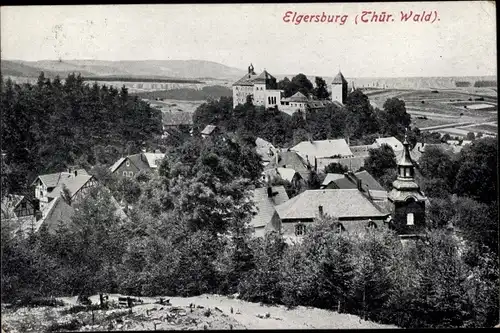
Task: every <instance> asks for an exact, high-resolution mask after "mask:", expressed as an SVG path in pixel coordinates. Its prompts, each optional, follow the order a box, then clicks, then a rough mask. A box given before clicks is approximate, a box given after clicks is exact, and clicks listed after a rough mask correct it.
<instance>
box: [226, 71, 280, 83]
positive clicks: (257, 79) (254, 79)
mask: <svg viewBox="0 0 500 333" xmlns="http://www.w3.org/2000/svg"><path fill="white" fill-rule="evenodd" d="M273 79H276V78H275V77H274V76H272V75H271V74H269V72H268V71H266V70H264V71H263V72H262V73H260V74H258V75H257V74H256V73H255V72H252V73H247V74H245V76H243V77H242V78H241V79H239V80H238V81H236V82H235V83H233V86H253V85H254V84H256V83H258V84H262V83H268V82H269V81H270V80H273Z"/></svg>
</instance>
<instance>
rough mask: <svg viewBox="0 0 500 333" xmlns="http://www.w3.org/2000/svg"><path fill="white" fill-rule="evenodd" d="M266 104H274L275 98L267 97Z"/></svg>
mask: <svg viewBox="0 0 500 333" xmlns="http://www.w3.org/2000/svg"><path fill="white" fill-rule="evenodd" d="M267 103H268V104H276V97H275V96H268V97H267Z"/></svg>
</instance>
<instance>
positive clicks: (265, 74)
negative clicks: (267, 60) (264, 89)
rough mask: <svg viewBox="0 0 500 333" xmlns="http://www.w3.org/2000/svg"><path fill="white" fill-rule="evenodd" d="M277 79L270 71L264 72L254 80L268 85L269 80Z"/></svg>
mask: <svg viewBox="0 0 500 333" xmlns="http://www.w3.org/2000/svg"><path fill="white" fill-rule="evenodd" d="M272 79H276V78H275V77H274V76H272V75H271V74H269V72H268V71H266V70H264V71H263V72H262V73H260V74H259V75H257V76H256V77H255V78H254V79H253V80H254V82H255V83H267V82H269V80H272Z"/></svg>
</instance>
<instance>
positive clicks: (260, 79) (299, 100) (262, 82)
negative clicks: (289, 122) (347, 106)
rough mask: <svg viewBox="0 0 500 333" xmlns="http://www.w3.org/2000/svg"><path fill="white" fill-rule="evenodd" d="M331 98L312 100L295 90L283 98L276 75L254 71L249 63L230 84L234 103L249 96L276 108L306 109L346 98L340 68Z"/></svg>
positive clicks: (285, 109) (287, 110) (239, 102)
mask: <svg viewBox="0 0 500 333" xmlns="http://www.w3.org/2000/svg"><path fill="white" fill-rule="evenodd" d="M330 87H331V96H330V100H314V99H311V98H310V97H309V96H305V95H304V94H302V93H300V92H297V93H296V94H295V95H293V96H291V97H288V98H285V97H284V95H283V90H280V89H278V84H277V81H276V78H275V77H274V76H272V75H271V74H269V73H268V72H267V71H266V70H264V71H263V72H262V73H260V74H257V73H255V71H254V67H253V65H252V64H250V66H248V73H247V74H245V76H243V77H242V78H241V79H239V80H238V81H236V82H235V83H234V84H233V107H236V106H237V105H238V104H245V103H246V101H247V98H248V96H250V97H251V98H252V102H253V104H254V105H260V106H264V107H265V108H266V109H267V108H273V107H277V108H278V110H280V111H283V112H286V113H288V114H290V115H291V114H293V113H294V112H296V111H299V110H300V111H303V112H305V111H306V109H307V108H312V109H315V108H321V107H325V106H326V105H327V104H334V105H336V106H342V105H343V104H344V103H345V101H346V98H347V81H346V79H345V78H344V76H343V75H342V73H341V72H340V71H339V73H338V74H337V75H336V76H335V78H334V79H333V81H332V82H331V84H330Z"/></svg>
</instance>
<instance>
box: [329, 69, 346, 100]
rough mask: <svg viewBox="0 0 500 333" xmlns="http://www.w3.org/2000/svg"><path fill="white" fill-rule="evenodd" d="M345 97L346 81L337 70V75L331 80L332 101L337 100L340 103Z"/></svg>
mask: <svg viewBox="0 0 500 333" xmlns="http://www.w3.org/2000/svg"><path fill="white" fill-rule="evenodd" d="M346 99H347V81H346V79H345V78H344V75H342V73H341V72H340V71H339V73H338V74H337V76H335V78H334V79H333V81H332V101H337V102H340V103H342V104H344V103H345V102H346Z"/></svg>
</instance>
